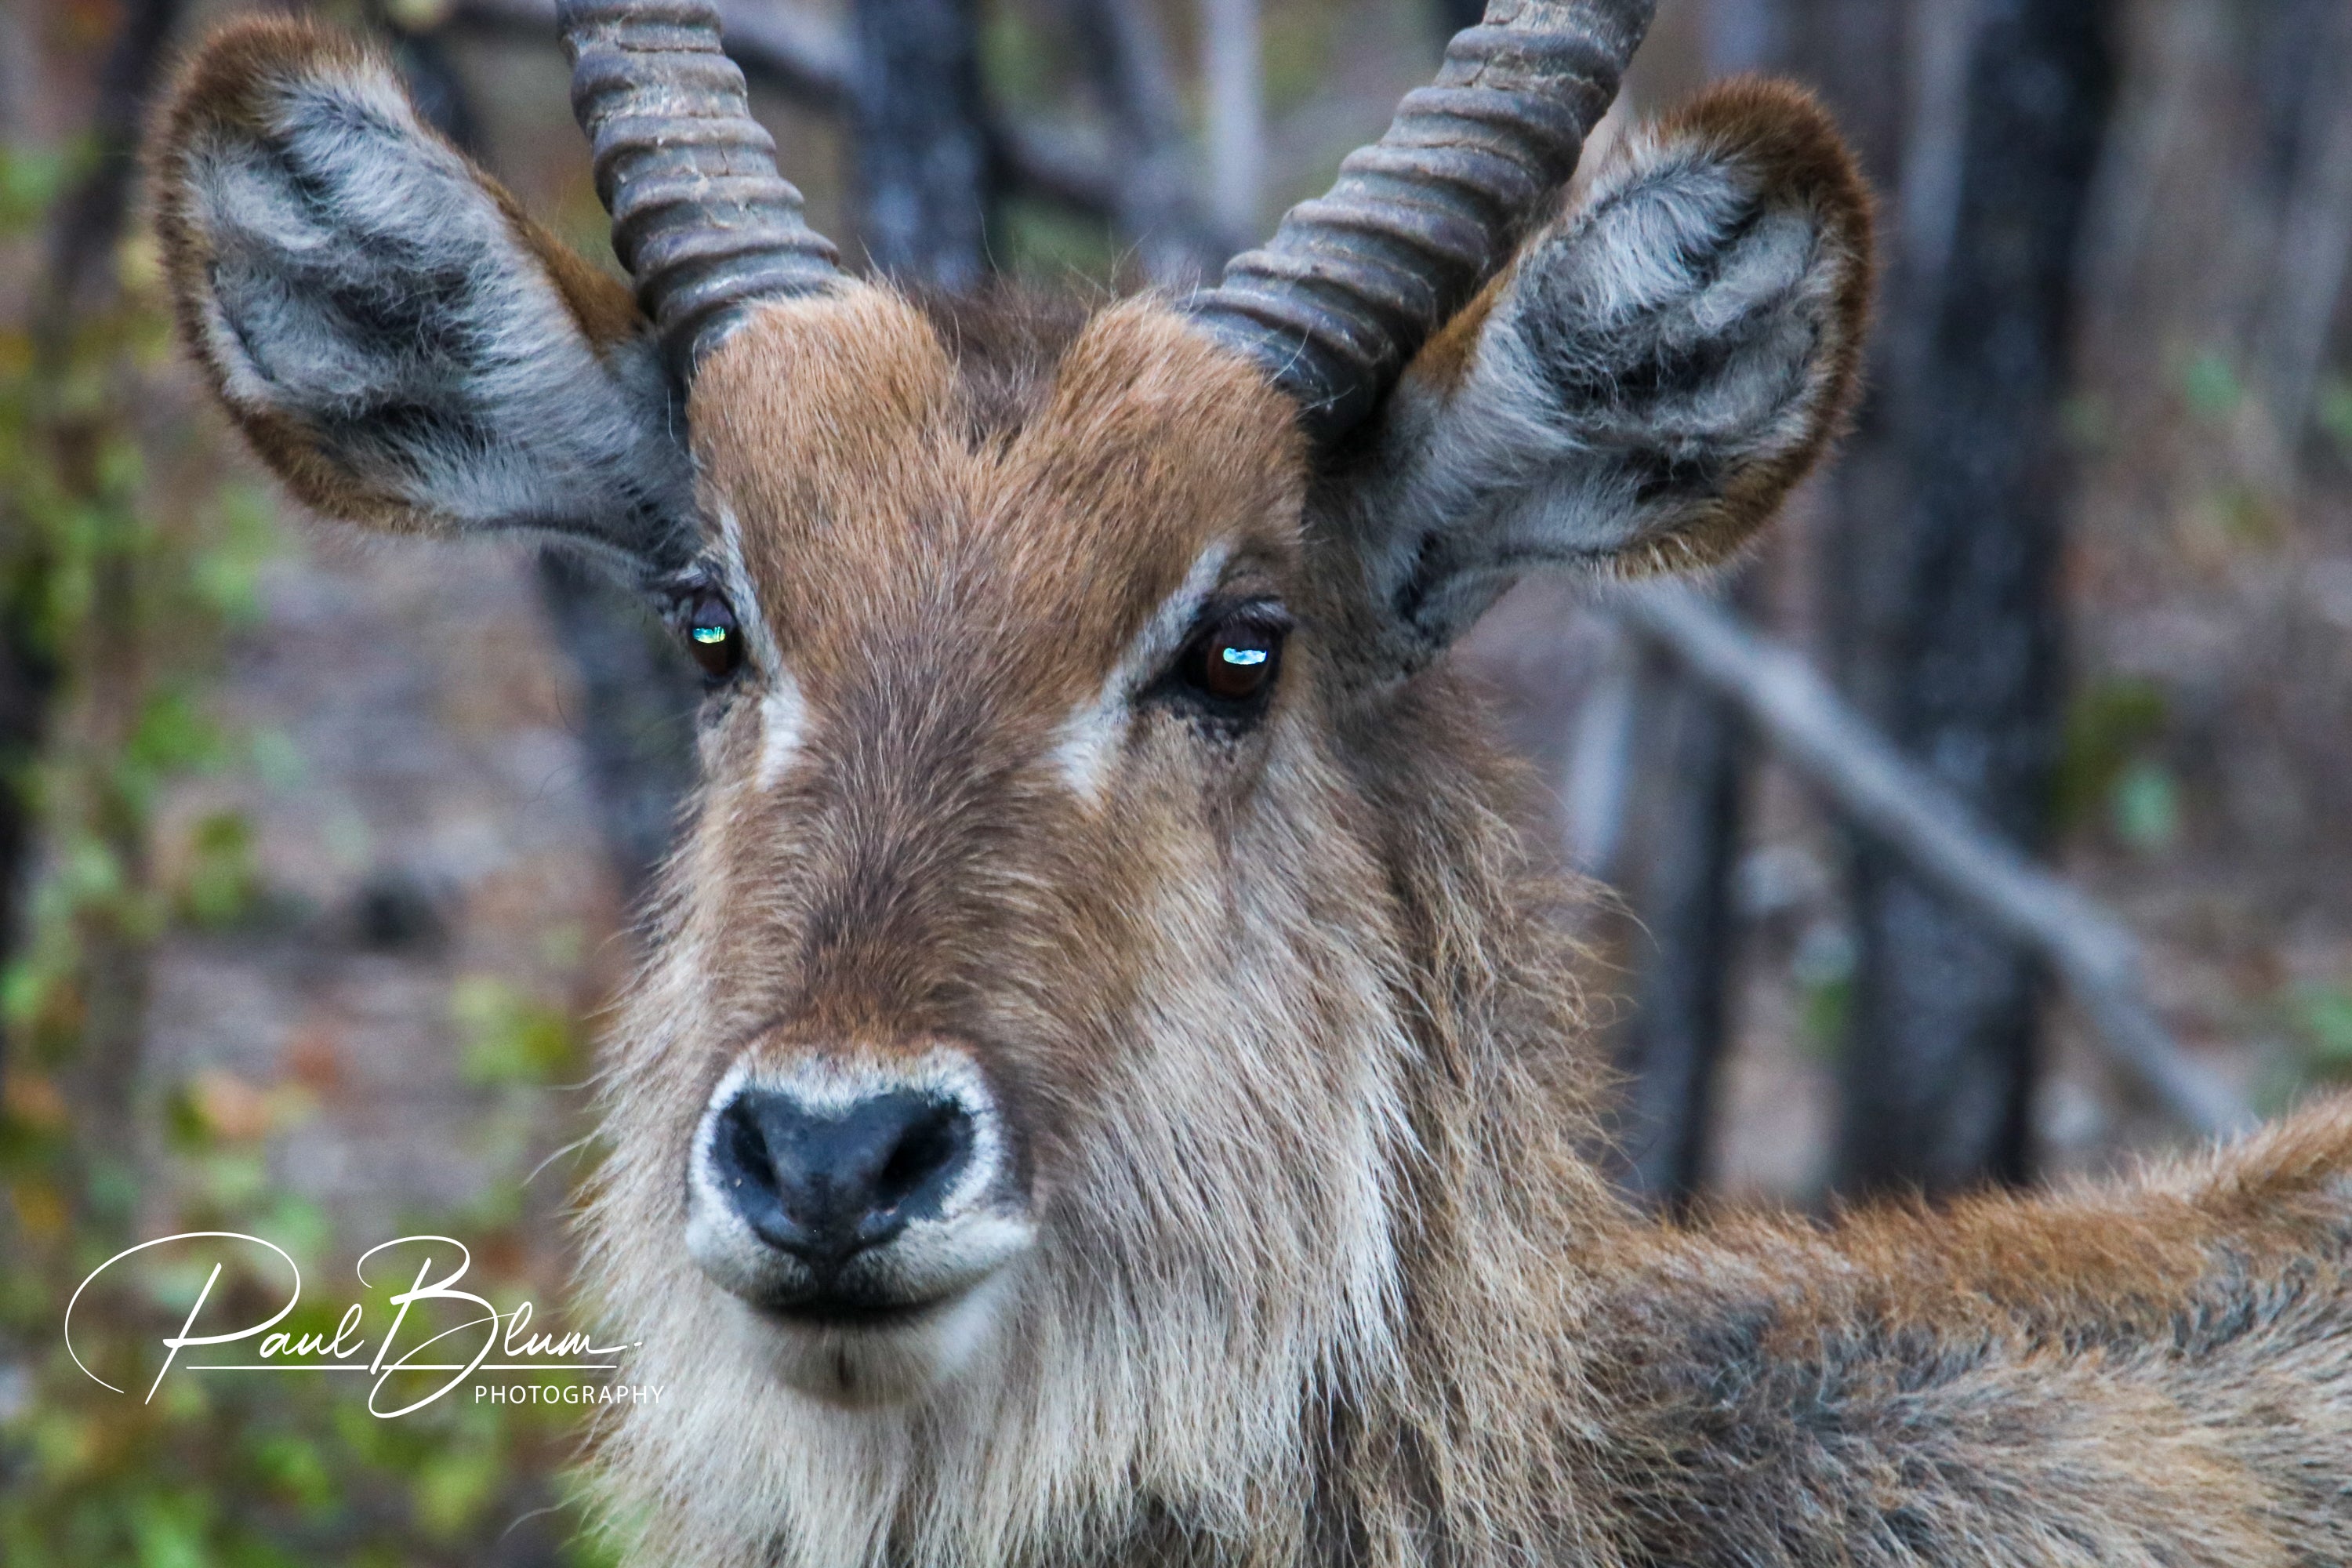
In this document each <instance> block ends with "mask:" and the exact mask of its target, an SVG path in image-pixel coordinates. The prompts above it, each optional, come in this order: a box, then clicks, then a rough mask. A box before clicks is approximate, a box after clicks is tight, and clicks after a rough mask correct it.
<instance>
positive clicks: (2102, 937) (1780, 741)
mask: <svg viewBox="0 0 2352 1568" xmlns="http://www.w3.org/2000/svg"><path fill="white" fill-rule="evenodd" d="M1612 608H1613V609H1614V611H1615V613H1616V615H1617V616H1618V617H1619V619H1620V620H1622V622H1623V623H1624V624H1625V625H1626V626H1629V627H1631V628H1632V629H1633V631H1634V632H1636V633H1637V634H1638V635H1640V636H1642V637H1645V638H1648V639H1649V640H1651V641H1652V642H1654V643H1655V644H1657V645H1658V646H1660V647H1664V648H1665V649H1666V650H1667V651H1668V652H1670V653H1671V654H1672V655H1673V656H1674V657H1675V659H1676V660H1677V661H1678V662H1679V663H1681V664H1682V666H1683V667H1684V668H1685V669H1687V670H1688V671H1689V672H1690V674H1691V675H1692V677H1693V678H1694V679H1696V680H1697V681H1699V682H1700V683H1701V684H1702V685H1704V686H1706V687H1707V688H1708V689H1711V690H1714V691H1716V692H1717V693H1718V694H1720V695H1721V696H1723V697H1724V698H1726V699H1727V700H1729V701H1731V702H1732V703H1734V704H1735V705H1737V706H1738V708H1739V710H1741V711H1742V712H1743V713H1744V714H1746V715H1747V717H1748V720H1749V721H1750V722H1752V723H1753V724H1754V725H1755V726H1756V728H1757V730H1758V731H1759V732H1760V733H1761V734H1763V735H1764V736H1765V737H1766V738H1767V739H1768V740H1769V741H1770V742H1771V743H1772V744H1773V746H1774V747H1775V748H1776V749H1778V750H1779V751H1780V753H1781V755H1783V756H1784V757H1786V758H1787V759H1788V761H1789V762H1790V765H1792V766H1794V767H1795V768H1796V769H1797V770H1798V772H1800V773H1802V774H1803V775H1804V776H1805V777H1806V778H1808V779H1810V780H1811V782H1812V783H1813V784H1815V785H1816V786H1818V787H1819V788H1820V789H1821V790H1822V793H1823V794H1824V795H1828V796H1829V797H1830V799H1831V800H1832V802H1833V803H1834V804H1835V805H1836V806H1837V809H1838V811H1839V812H1840V813H1841V814H1842V815H1843V816H1844V818H1845V819H1846V821H1847V822H1848V823H1850V824H1851V825H1852V826H1853V827H1854V828H1855V829H1856V830H1858V831H1860V832H1862V833H1864V834H1866V835H1868V836H1869V837H1872V838H1874V840H1876V841H1877V842H1879V843H1880V844H1883V845H1885V847H1888V848H1890V849H1892V850H1894V851H1895V852H1896V853H1898V854H1900V855H1901V856H1902V857H1903V858H1905V859H1906V861H1907V862H1908V863H1909V864H1910V866H1911V867H1912V868H1913V869H1914V870H1916V872H1917V873H1918V874H1919V876H1920V877H1922V878H1923V879H1926V880H1927V881H1929V882H1931V883H1933V884H1934V885H1935V886H1936V887H1937V889H1940V890H1941V891H1942V892H1944V893H1945V894H1946V895H1947V896H1948V897H1950V898H1953V899H1955V900H1959V901H1961V902H1963V903H1965V904H1967V905H1968V906H1969V908H1970V909H1971V910H1975V911H1976V912H1977V913H1978V914H1979V915H1980V916H1981V917H1983V919H1984V920H1985V921H1987V923H1989V924H1990V925H1992V926H1994V927H1996V928H1997V929H1999V930H2000V931H2001V932H2003V933H2004V934H2006V935H2007V936H2009V937H2011V939H2012V940H2014V941H2016V942H2020V943H2022V944H2024V945H2026V946H2029V947H2031V948H2032V949H2033V950H2034V951H2035V952H2039V953H2041V954H2042V956H2043V957H2044V958H2045V959H2046V960H2047V961H2048V962H2049V963H2050V964H2051V966H2052V967H2053V969H2055V970H2056V971H2057V972H2058V973H2059V974H2060V975H2061V976H2063V978H2064V980H2065V982H2066V984H2068V985H2069V986H2070V987H2071V988H2072V990H2073V992H2074V996H2075V999H2076V1000H2077V1001H2078V1002H2079V1003H2080V1004H2081V1005H2082V1007H2083V1010H2084V1013H2085V1014H2086V1015H2088V1016H2089V1017H2090V1019H2091V1021H2092V1023H2093V1025H2094V1026H2095V1027H2096V1029H2097V1031H2098V1033H2099V1036H2100V1037H2101V1038H2102V1039H2104V1040H2105V1042H2106V1044H2107V1047H2108V1048H2109V1049H2110V1050H2111V1051H2112V1052H2113V1053H2114V1055H2115V1057H2116V1060H2117V1061H2118V1062H2120V1063H2121V1064H2122V1065H2123V1066H2124V1067H2125V1068H2127V1069H2128V1070H2129V1071H2130V1072H2131V1073H2132V1074H2133V1076H2135V1077H2136V1078H2137V1079H2139V1080H2140V1082H2141V1083H2142V1084H2144V1085H2145V1086H2146V1087H2147V1089H2148V1090H2149V1091H2150V1092H2151V1093H2152V1094H2154V1095H2155V1097H2156V1098H2157V1099H2158V1100H2159V1101H2161V1102H2162V1104H2163V1105H2164V1107H2165V1109H2166V1110H2168V1111H2169V1112H2171V1114H2172V1115H2173V1116H2175V1117H2177V1118H2178V1119H2179V1121H2182V1122H2183V1123H2185V1124H2186V1125H2188V1126H2189V1127H2192V1128H2194V1129H2196V1130H2197V1131H2200V1132H2202V1133H2209V1134H2210V1133H2218V1132H2225V1131H2231V1130H2232V1129H2235V1128H2238V1127H2241V1126H2243V1125H2245V1124H2246V1123H2247V1122H2248V1121H2249V1120H2250V1117H2249V1114H2248V1111H2247V1110H2246V1108H2245V1107H2244V1106H2243V1105H2242V1104H2241V1103H2239V1101H2238V1100H2237V1098H2236V1096H2234V1095H2232V1094H2231V1092H2230V1091H2229V1089H2226V1088H2225V1087H2224V1086H2222V1085H2221V1084H2220V1083H2218V1082H2216V1081H2215V1080H2214V1079H2212V1078H2211V1077H2210V1075H2208V1074H2207V1073H2206V1072H2205V1070H2204V1069H2203V1068H2200V1067H2199V1066H2198V1065H2197V1064H2196V1063H2194V1062H2191V1061H2189V1059H2188V1058H2185V1057H2183V1056H2182V1055H2181V1053H2180V1049H2179V1046H2177V1045H2176V1044H2175V1043H2174V1041H2173V1039H2172V1037H2171V1035H2170V1033H2169V1032H2168V1030H2167V1029H2166V1028H2165V1026H2164V1025H2163V1024H2162V1022H2160V1021H2159V1020H2158V1017H2157V1015H2156V1010H2155V1008H2154V1007H2153V1005H2150V1003H2149V1000H2148V996H2147V985H2146V982H2145V980H2144V979H2143V977H2142V974H2141V964H2140V950H2139V943H2138V942H2137V939H2136V938H2134V937H2133V935H2132V933H2131V932H2130V931H2129V930H2127V929H2126V927H2125V926H2124V925H2123V924H2122V922H2120V921H2117V920H2116V918H2115V917H2114V916H2113V915H2111V914H2109V913H2108V912H2107V911H2106V910H2105V909H2103V908H2101V907H2100V906H2099V905H2098V904H2097V903H2095V902H2094V901H2093V900H2090V899H2088V898H2085V897H2084V895H2083V894H2081V893H2080V892H2078V891H2076V890H2075V889H2074V888H2072V887H2070V886H2068V885H2067V884H2066V883H2065V882H2063V881H2062V880H2060V879H2058V878H2056V877H2053V876H2052V875H2051V874H2050V873H2049V872H2047V871H2045V870H2043V869H2042V868H2041V867H2039V866H2036V865H2035V864H2034V863H2033V862H2032V861H2031V860H2029V859H2028V858H2026V857H2025V856H2024V855H2022V854H2021V853H2020V852H2019V851H2018V850H2017V849H2016V848H2015V847H2012V846H2011V845H2010V844H2009V843H2008V842H2007V841H2006V840H2004V839H2003V838H2001V837H2000V835H1998V834H1996V833H1995V832H1993V831H1992V830H1991V829H1990V828H1989V827H1987V826H1984V825H1983V824H1982V823H1981V822H1979V820H1978V817H1977V815H1976V813H1975V812H1974V811H1972V810H1971V809H1969V806H1968V805H1966V804H1965V803H1964V802H1962V801H1961V800H1960V799H1959V798H1958V796H1957V795H1954V794H1953V793H1952V792H1951V791H1950V790H1949V789H1948V788H1946V787H1945V786H1944V785H1943V784H1940V783H1939V782H1937V780H1936V779H1935V778H1933V777H1931V776H1930V775H1929V774H1928V773H1927V772H1926V771H1925V770H1923V769H1921V768H1919V767H1917V766H1915V765H1914V764H1913V763H1910V762H1909V761H1907V760H1906V759H1905V758H1904V757H1903V756H1902V755H1901V754H1900V753H1899V752H1896V751H1895V749H1894V748H1893V747H1892V746H1891V745H1889V744H1888V743H1887V742H1886V741H1885V739H1884V738H1883V737H1881V736H1880V735H1879V733H1878V732H1877V731H1875V730H1874V729H1873V728H1872V727H1871V726H1870V725H1869V723H1867V722H1866V721H1864V719H1863V718H1862V717H1861V716H1860V715H1859V714H1857V713H1856V712H1854V711H1853V710H1852V709H1851V708H1849V707H1848V706H1847V705H1846V704H1845V702H1844V701H1843V700H1842V699H1841V698H1839V696H1838V695H1837V693H1836V692H1835V691H1833V690H1832V689H1831V688H1830V686H1829V684H1828V683H1827V682H1826V681H1824V680H1823V679H1822V678H1821V677H1820V676H1818V675H1816V674H1815V673H1814V672H1813V670H1812V669H1811V667H1810V666H1808V665H1807V664H1806V663H1805V662H1804V661H1803V660H1802V659H1801V658H1798V657H1797V656H1796V655H1794V654H1792V653H1790V652H1788V651H1787V650H1785V649H1782V648H1779V647H1774V646H1772V645H1771V644H1769V643H1768V642H1766V641H1764V640H1763V639H1761V638H1759V637H1756V636H1754V635H1753V634H1751V633H1750V632H1748V631H1747V630H1746V629H1745V628H1744V627H1742V626H1740V625H1739V624H1738V622H1737V621H1735V620H1734V619H1732V617H1731V616H1728V615H1727V614H1726V613H1725V612H1724V611H1723V610H1721V609H1719V608H1717V606H1716V605H1711V604H1709V603H1707V602H1706V601H1705V600H1703V599H1701V598H1699V597H1698V596H1697V595H1694V594H1691V593H1689V592H1688V591H1686V590H1682V589H1673V588H1664V587H1658V588H1643V589H1642V590H1639V591H1636V592H1629V593H1627V594H1626V595H1623V597H1622V599H1620V600H1618V601H1616V602H1615V603H1614V604H1613V605H1612Z"/></svg>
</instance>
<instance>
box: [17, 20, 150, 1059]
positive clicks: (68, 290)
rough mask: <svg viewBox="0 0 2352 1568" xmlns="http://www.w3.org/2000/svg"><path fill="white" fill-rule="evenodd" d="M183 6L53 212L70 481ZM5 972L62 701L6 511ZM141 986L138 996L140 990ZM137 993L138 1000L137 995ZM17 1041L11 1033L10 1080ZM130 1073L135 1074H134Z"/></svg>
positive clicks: (47, 342) (125, 33)
mask: <svg viewBox="0 0 2352 1568" xmlns="http://www.w3.org/2000/svg"><path fill="white" fill-rule="evenodd" d="M180 10H181V7H180V4H179V0H132V3H131V4H130V5H127V6H125V7H124V9H123V11H122V13H121V31H120V32H118V33H117V34H116V35H115V38H114V42H113V44H112V46H111V47H110V48H109V50H108V52H107V57H106V61H105V63H104V65H103V66H102V67H101V68H100V72H99V79H98V102H97V105H96V107H95V108H94V110H92V112H91V116H90V129H89V159H90V161H89V165H88V167H87V169H86V170H85V172H84V173H83V174H82V176H81V177H80V179H79V180H78V181H76V182H75V184H73V186H72V187H71V188H70V189H68V191H67V192H66V193H65V195H63V196H62V197H61V198H60V199H59V200H58V204H57V205H56V206H55V207H54V208H53V209H52V210H51V213H50V216H49V230H48V234H47V247H46V251H47V254H46V258H45V263H44V270H43V275H42V278H41V281H40V285H39V289H38V292H37V300H38V301H39V306H38V309H37V310H36V311H35V312H34V317H33V320H34V327H33V346H34V356H35V357H34V373H35V386H34V396H35V397H36V398H37V400H38V402H39V405H40V407H39V410H38V412H37V416H36V420H35V423H36V425H37V428H38V438H39V439H41V440H43V441H44V442H46V443H47V446H48V447H49V452H48V454H47V460H49V461H53V462H55V463H56V464H57V466H58V469H59V473H60V478H61V480H62V482H63V483H64V484H65V485H66V486H67V487H68V489H73V488H74V487H75V486H76V485H77V483H78V481H79V478H80V469H81V465H80V464H79V462H78V461H77V458H76V454H77V451H78V449H79V448H80V447H84V446H86V445H87V444H88V442H87V440H86V439H85V437H86V432H85V431H84V430H83V428H82V427H81V426H82V425H83V424H84V423H85V422H86V421H85V420H84V419H82V418H79V417H67V416H63V415H62V413H61V411H60V410H59V408H58V406H56V405H57V402H58V398H57V394H58V386H59V384H60V383H61V382H62V381H63V380H64V378H65V377H66V375H67V374H68V369H69V364H70V361H71V359H72V356H73V351H74V339H75V335H76V333H77V332H78V331H79V329H80V328H81V326H82V325H83V323H84V322H86V321H89V319H90V318H91V317H92V316H93V315H94V314H96V313H97V312H99V311H100V310H103V309H105V308H106V307H107V306H109V305H110V304H111V303H112V301H113V299H114V291H115V277H116V274H115V268H114V251H115V246H116V244H117V242H118V241H119V240H120V239H121V237H122V224H123V219H124V217H125V216H127V214H128V212H129V210H130V202H131V181H132V179H133V177H134V176H135V175H136V174H137V173H138V166H139V157H138V154H139V135H140V130H141V126H142V121H143V118H144V116H145V113H146V110H147V102H148V99H149V98H150V97H151V96H152V93H153V91H154V89H155V85H156V83H157V81H158V80H159V79H160V78H161V76H162V74H163V68H164V63H165V60H166V57H167V50H168V48H169V46H170V43H171V38H172V34H173V30H174V29H175V28H177V26H179V21H180ZM50 566H51V563H49V562H48V560H47V558H46V552H45V551H44V549H43V547H42V544H41V542H40V541H39V540H38V539H37V538H36V537H34V535H33V532H32V530H31V529H30V527H29V526H28V524H27V521H26V519H25V518H23V517H20V516H9V515H5V514H0V970H5V967H6V965H7V963H8V961H9V960H10V959H12V958H13V957H14V956H15V955H16V953H17V952H18V951H19V950H20V944H21V943H22V942H23V941H24V940H25V937H26V934H27V933H26V931H25V930H24V920H25V908H24V901H25V896H26V892H27V891H28V890H29V885H30V882H31V878H32V862H33V858H34V850H35V845H36V841H37V823H36V822H35V820H34V817H33V813H32V810H31V808H30V803H29V801H28V800H27V798H26V795H25V785H26V782H27V779H26V775H27V773H28V772H29V770H30V769H31V767H32V766H33V764H34V763H35V761H36V760H37V758H38V756H39V754H40V750H41V746H42V743H43V741H44V738H45V737H46V735H47V730H48V723H49V710H50V707H51V703H52V700H53V699H54V698H55V696H56V692H57V682H58V651H59V650H58V649H57V648H55V647H51V646H49V642H48V635H49V634H48V629H47V626H46V625H45V623H46V622H47V619H48V617H47V614H46V612H45V610H44V608H43V601H44V600H45V599H46V597H47V589H46V585H45V584H44V583H43V581H42V579H43V578H44V576H45V575H46V574H47V573H48V572H49V570H50ZM131 989H135V988H131ZM126 994H130V992H129V990H126ZM7 1043H8V1042H7V1039H6V1037H5V1033H0V1073H5V1066H6V1058H7V1051H6V1046H7ZM124 1070H125V1071H129V1070H131V1068H129V1067H126V1068H124Z"/></svg>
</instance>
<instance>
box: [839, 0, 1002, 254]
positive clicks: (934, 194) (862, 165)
mask: <svg viewBox="0 0 2352 1568" xmlns="http://www.w3.org/2000/svg"><path fill="white" fill-rule="evenodd" d="M850 11H851V15H852V22H851V33H852V38H853V42H854V44H855V47H856V64H855V66H854V67H853V68H852V69H851V72H850V93H849V100H850V142H851V146H852V149H853V153H852V157H853V162H854V166H855V170H856V177H855V179H854V180H853V182H852V184H853V185H854V186H855V188H856V194H857V203H858V216H857V233H858V237H859V238H860V239H861V240H863V241H864V242H865V245H866V258H867V259H868V260H869V261H870V262H871V263H872V264H873V267H874V268H875V269H876V270H877V271H878V272H882V273H886V274H887V275H889V276H891V277H894V278H898V279H902V280H904V281H906V282H909V283H916V284H921V285H925V286H928V287H930V288H936V289H948V290H950V291H962V290H968V289H975V288H977V287H979V285H980V284H981V282H982V280H983V279H985V278H986V277H987V275H988V211H989V206H990V198H991V195H992V191H991V179H990V169H989V157H988V135H987V129H986V116H985V105H984V103H983V100H982V96H981V79H980V21H979V9H978V7H977V6H976V5H973V4H972V0H855V4H853V5H851V7H850Z"/></svg>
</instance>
